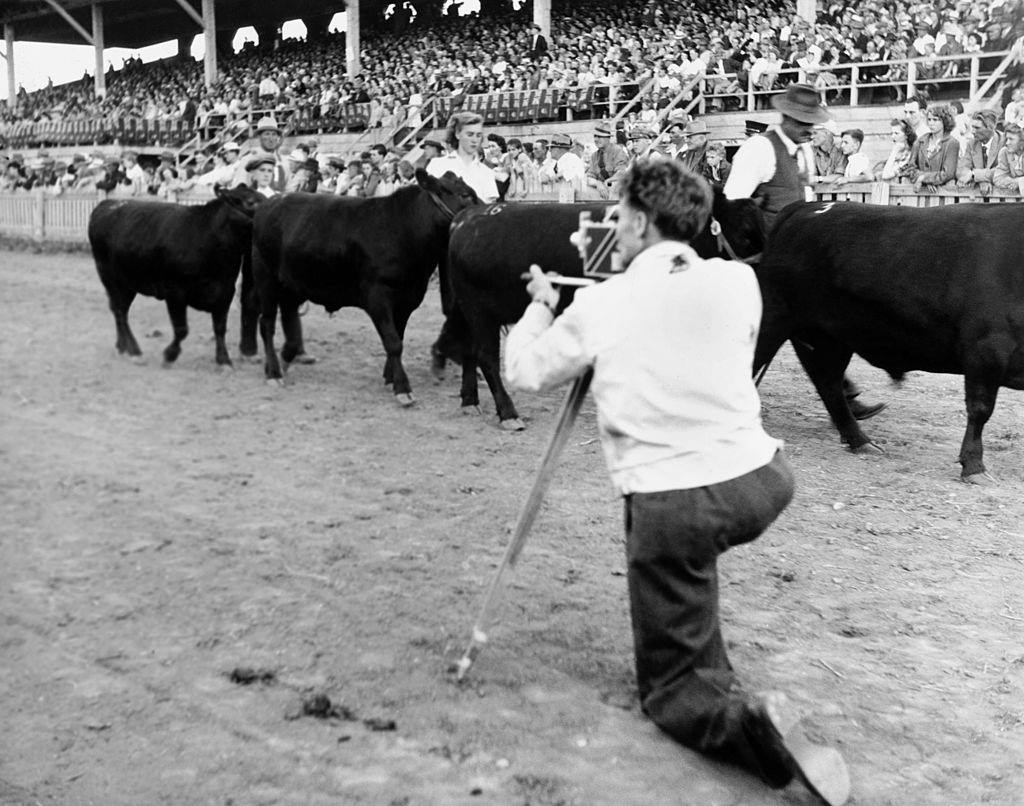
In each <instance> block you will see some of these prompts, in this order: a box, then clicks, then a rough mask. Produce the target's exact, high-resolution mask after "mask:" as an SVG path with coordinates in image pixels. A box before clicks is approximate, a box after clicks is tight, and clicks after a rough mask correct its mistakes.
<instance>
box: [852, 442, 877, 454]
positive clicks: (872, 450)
mask: <svg viewBox="0 0 1024 806" xmlns="http://www.w3.org/2000/svg"><path fill="white" fill-rule="evenodd" d="M850 453H856V454H860V455H862V456H882V455H883V454H884V453H885V451H883V450H882V449H881V448H879V447H878V446H877V445H876V444H875V443H874V442H865V443H864V444H863V445H858V446H857V447H856V448H850Z"/></svg>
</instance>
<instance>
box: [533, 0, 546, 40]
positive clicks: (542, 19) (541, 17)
mask: <svg viewBox="0 0 1024 806" xmlns="http://www.w3.org/2000/svg"><path fill="white" fill-rule="evenodd" d="M533 21H534V23H536V24H537V25H539V26H540V32H541V33H542V34H544V38H545V39H547V40H548V44H549V45H550V43H551V0H533ZM530 41H531V42H532V41H533V40H532V39H531V40H530Z"/></svg>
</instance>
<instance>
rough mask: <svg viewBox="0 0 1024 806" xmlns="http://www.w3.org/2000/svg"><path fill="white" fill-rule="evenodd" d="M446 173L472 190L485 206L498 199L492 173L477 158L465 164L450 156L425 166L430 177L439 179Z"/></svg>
mask: <svg viewBox="0 0 1024 806" xmlns="http://www.w3.org/2000/svg"><path fill="white" fill-rule="evenodd" d="M448 171H451V172H452V173H453V174H455V175H456V176H457V177H459V178H460V179H461V180H462V181H463V182H465V183H466V184H467V185H469V186H470V187H471V188H473V190H474V192H475V193H476V195H477V196H479V197H480V199H481V200H482V201H483V202H484V203H485V204H489V203H490V202H492V201H495V200H496V199H497V198H498V185H497V184H496V183H495V181H494V171H492V170H491V169H490V168H488V167H487V166H486V165H484V164H483V163H482V162H481V161H480V158H479V157H477V158H474V159H473V161H472V162H466V161H465V160H464V159H462V157H460V156H459V155H458V154H451V155H449V156H447V157H434V159H432V160H431V161H430V163H429V164H428V165H427V173H428V174H430V175H431V176H438V177H441V176H444V175H445V174H446V173H447V172H448Z"/></svg>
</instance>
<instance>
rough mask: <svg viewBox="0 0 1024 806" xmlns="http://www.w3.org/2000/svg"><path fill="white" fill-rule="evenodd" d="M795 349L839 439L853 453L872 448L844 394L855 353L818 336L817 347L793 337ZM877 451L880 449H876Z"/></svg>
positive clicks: (814, 344)
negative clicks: (848, 370)
mask: <svg viewBox="0 0 1024 806" xmlns="http://www.w3.org/2000/svg"><path fill="white" fill-rule="evenodd" d="M793 349H794V350H795V351H796V355H797V358H799V359H800V363H801V364H802V365H803V368H804V370H805V371H806V372H807V374H808V376H809V377H810V379H811V382H812V383H813V384H814V388H815V389H817V390H818V395H819V396H820V397H821V400H822V402H823V403H824V404H825V408H826V409H827V410H828V413H829V416H830V417H831V418H832V422H833V423H834V424H835V426H836V428H838V429H839V436H840V438H841V439H842V441H843V442H844V443H846V445H848V446H849V448H850V450H852V451H858V450H859V449H861V448H864V447H865V446H868V445H871V444H872V443H871V440H869V439H868V438H867V436H865V434H864V432H863V431H861V429H860V426H859V425H858V424H857V421H856V420H855V419H854V417H853V412H851V411H850V404H849V402H848V401H847V399H846V395H844V394H843V375H844V373H845V372H846V367H847V365H848V364H849V363H850V359H851V358H852V357H853V352H852V351H851V350H849V349H848V348H846V347H843V346H842V345H841V344H839V343H837V342H836V341H834V340H833V339H830V338H828V337H827V336H821V335H816V336H815V337H814V343H813V345H811V344H808V343H807V342H806V341H804V340H802V339H801V338H800V337H799V336H796V337H794V338H793ZM876 450H877V448H876Z"/></svg>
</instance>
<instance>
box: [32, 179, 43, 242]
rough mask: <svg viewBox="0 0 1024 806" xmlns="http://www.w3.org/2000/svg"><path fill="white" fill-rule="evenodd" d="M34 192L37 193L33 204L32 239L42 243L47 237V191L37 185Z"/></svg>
mask: <svg viewBox="0 0 1024 806" xmlns="http://www.w3.org/2000/svg"><path fill="white" fill-rule="evenodd" d="M32 193H33V194H34V195H35V202H34V203H33V205H32V240H34V241H36V242H37V243H42V241H43V239H44V238H45V237H46V191H45V190H44V189H43V188H41V187H37V188H35V189H33V191H32Z"/></svg>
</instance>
